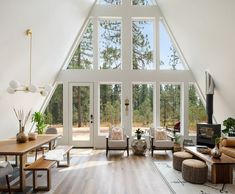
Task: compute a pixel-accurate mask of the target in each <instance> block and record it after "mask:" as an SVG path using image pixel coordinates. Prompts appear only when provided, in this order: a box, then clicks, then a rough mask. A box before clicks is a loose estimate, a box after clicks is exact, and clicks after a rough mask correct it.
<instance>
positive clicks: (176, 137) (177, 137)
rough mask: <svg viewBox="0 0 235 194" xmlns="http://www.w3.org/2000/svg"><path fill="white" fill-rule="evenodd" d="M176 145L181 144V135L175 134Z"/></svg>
mask: <svg viewBox="0 0 235 194" xmlns="http://www.w3.org/2000/svg"><path fill="white" fill-rule="evenodd" d="M174 143H175V144H180V135H179V134H176V133H175V134H174Z"/></svg>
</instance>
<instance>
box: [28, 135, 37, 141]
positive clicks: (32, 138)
mask: <svg viewBox="0 0 235 194" xmlns="http://www.w3.org/2000/svg"><path fill="white" fill-rule="evenodd" d="M37 137H38V134H37V133H28V140H29V141H33V140H36V139H37Z"/></svg>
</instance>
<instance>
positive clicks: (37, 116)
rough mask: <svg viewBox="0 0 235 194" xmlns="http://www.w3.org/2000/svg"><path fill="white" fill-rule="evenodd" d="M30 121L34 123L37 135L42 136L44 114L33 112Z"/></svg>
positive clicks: (44, 125)
mask: <svg viewBox="0 0 235 194" xmlns="http://www.w3.org/2000/svg"><path fill="white" fill-rule="evenodd" d="M32 121H33V122H35V123H36V128H37V132H38V134H43V133H44V129H45V127H46V124H45V116H44V114H43V113H41V112H35V113H34V114H33V117H32Z"/></svg>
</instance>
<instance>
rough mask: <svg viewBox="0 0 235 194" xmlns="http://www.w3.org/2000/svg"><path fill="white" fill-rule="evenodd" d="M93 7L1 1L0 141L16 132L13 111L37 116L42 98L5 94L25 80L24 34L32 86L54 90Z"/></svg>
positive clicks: (86, 0) (88, 3)
mask: <svg viewBox="0 0 235 194" xmlns="http://www.w3.org/2000/svg"><path fill="white" fill-rule="evenodd" d="M94 2H95V0H40V1H38V0H20V1H19V0H0V24H1V27H0V68H1V71H0V78H1V82H0V107H1V111H0V139H3V138H6V137H10V136H14V135H15V134H16V132H17V130H18V123H17V119H16V118H15V116H14V113H13V110H12V108H13V107H15V108H16V109H19V108H22V109H24V110H25V111H28V110H29V109H31V108H32V110H33V111H38V110H39V109H40V108H41V105H42V104H43V102H44V100H45V98H44V97H41V96H40V94H25V93H23V92H19V93H16V94H14V95H10V94H8V93H7V92H6V89H7V87H8V83H9V81H10V80H12V79H17V80H19V81H20V82H22V83H26V84H27V83H28V80H29V68H28V67H29V48H28V47H29V39H28V37H26V36H25V34H24V33H25V31H26V29H28V28H30V29H32V31H33V61H32V82H33V83H35V84H37V85H43V84H45V83H50V84H53V83H54V80H55V78H56V77H57V74H58V72H59V70H60V68H61V67H62V65H63V63H64V60H65V59H66V57H67V54H68V52H69V50H70V48H71V46H72V44H73V42H74V41H75V39H76V36H77V35H78V34H79V31H80V29H81V27H82V25H83V23H84V21H85V19H86V17H87V15H88V13H89V11H90V10H91V7H92V5H93V3H94ZM28 126H29V125H28Z"/></svg>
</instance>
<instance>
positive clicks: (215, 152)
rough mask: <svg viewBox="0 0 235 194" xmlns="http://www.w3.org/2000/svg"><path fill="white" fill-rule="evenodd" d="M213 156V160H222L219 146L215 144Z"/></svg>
mask: <svg viewBox="0 0 235 194" xmlns="http://www.w3.org/2000/svg"><path fill="white" fill-rule="evenodd" d="M211 155H212V157H213V158H220V156H221V155H222V153H221V151H220V150H219V148H218V145H217V144H215V147H214V148H213V149H212V150H211Z"/></svg>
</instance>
